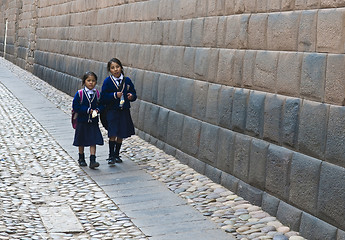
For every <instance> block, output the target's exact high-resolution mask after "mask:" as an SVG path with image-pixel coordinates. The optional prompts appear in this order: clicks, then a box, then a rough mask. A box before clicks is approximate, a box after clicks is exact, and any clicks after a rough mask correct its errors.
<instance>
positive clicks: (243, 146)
mask: <svg viewBox="0 0 345 240" xmlns="http://www.w3.org/2000/svg"><path fill="white" fill-rule="evenodd" d="M250 144H251V137H248V136H246V135H242V134H236V138H235V150H234V170H233V173H234V176H235V177H238V178H239V179H241V180H243V181H245V182H246V181H248V170H249V150H250Z"/></svg>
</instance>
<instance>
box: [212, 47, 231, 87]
mask: <svg viewBox="0 0 345 240" xmlns="http://www.w3.org/2000/svg"><path fill="white" fill-rule="evenodd" d="M234 58H235V50H232V49H220V50H219V62H218V72H217V81H216V82H217V83H220V84H224V85H230V86H231V85H233V81H232V71H233V66H234Z"/></svg>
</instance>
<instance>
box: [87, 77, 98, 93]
mask: <svg viewBox="0 0 345 240" xmlns="http://www.w3.org/2000/svg"><path fill="white" fill-rule="evenodd" d="M96 83H97V82H96V79H95V77H94V76H88V78H87V79H86V80H85V87H87V88H88V89H90V90H91V89H94V88H95V86H96Z"/></svg>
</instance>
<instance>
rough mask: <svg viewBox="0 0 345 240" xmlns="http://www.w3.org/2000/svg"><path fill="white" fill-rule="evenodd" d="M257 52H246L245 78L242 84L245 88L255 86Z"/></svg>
mask: <svg viewBox="0 0 345 240" xmlns="http://www.w3.org/2000/svg"><path fill="white" fill-rule="evenodd" d="M256 53H257V51H253V50H246V51H245V53H244V56H243V70H242V71H243V76H242V83H243V86H244V87H249V88H251V87H252V86H253V78H254V69H255V58H256Z"/></svg>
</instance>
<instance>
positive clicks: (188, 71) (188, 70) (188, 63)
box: [182, 47, 196, 79]
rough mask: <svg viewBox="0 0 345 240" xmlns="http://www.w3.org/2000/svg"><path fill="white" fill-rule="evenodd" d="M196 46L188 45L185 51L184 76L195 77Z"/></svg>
mask: <svg viewBox="0 0 345 240" xmlns="http://www.w3.org/2000/svg"><path fill="white" fill-rule="evenodd" d="M195 50H196V49H195V48H191V47H186V49H185V51H184V56H183V66H182V72H183V73H184V76H186V77H188V78H193V79H194V77H195V74H194V58H195Z"/></svg>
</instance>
